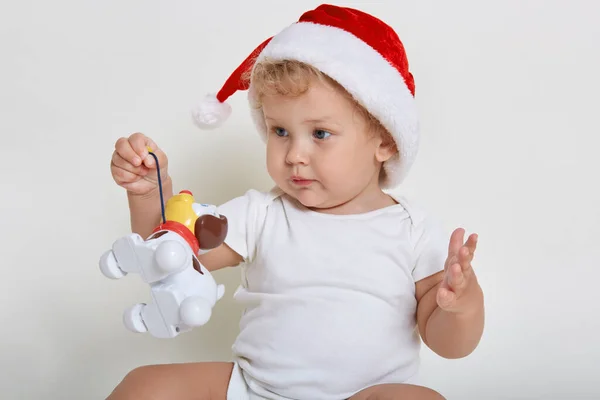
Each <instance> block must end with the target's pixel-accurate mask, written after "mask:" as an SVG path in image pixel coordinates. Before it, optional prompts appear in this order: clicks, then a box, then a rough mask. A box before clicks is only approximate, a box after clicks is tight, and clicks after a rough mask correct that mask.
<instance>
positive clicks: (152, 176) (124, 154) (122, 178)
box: [110, 133, 168, 196]
mask: <svg viewBox="0 0 600 400" xmlns="http://www.w3.org/2000/svg"><path fill="white" fill-rule="evenodd" d="M148 147H150V148H151V149H152V152H153V153H154V154H155V155H156V156H157V158H158V163H159V165H160V176H161V178H162V180H163V181H164V180H166V179H167V178H168V172H167V164H168V161H167V156H166V154H165V153H164V152H163V151H162V150H160V149H159V148H158V146H157V145H156V143H154V141H153V140H152V139H150V138H149V137H147V136H145V135H144V134H142V133H134V134H133V135H131V136H129V137H128V138H124V137H122V138H119V139H118V140H117V142H116V143H115V151H114V152H113V155H112V159H111V164H110V170H111V173H112V177H113V179H114V180H115V182H116V183H117V184H118V185H119V186H121V187H123V188H125V189H126V190H127V191H128V192H129V193H131V194H134V195H142V196H143V195H146V194H148V193H150V192H151V191H153V190H154V189H156V188H157V187H158V175H157V172H156V162H155V160H154V157H153V156H152V155H150V154H149V152H148Z"/></svg>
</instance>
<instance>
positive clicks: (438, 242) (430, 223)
mask: <svg viewBox="0 0 600 400" xmlns="http://www.w3.org/2000/svg"><path fill="white" fill-rule="evenodd" d="M413 240H414V256H415V257H414V266H413V270H412V276H413V279H414V281H415V282H417V281H419V280H421V279H423V278H427V277H428V276H430V275H433V274H435V273H437V272H439V271H441V270H443V269H444V263H445V262H446V258H447V257H448V244H449V242H450V235H449V234H448V233H447V232H446V230H445V229H444V228H443V226H442V224H441V223H440V221H438V220H437V219H434V218H432V217H430V216H424V217H423V218H422V219H420V220H419V221H418V222H417V223H416V224H415V225H414V227H413Z"/></svg>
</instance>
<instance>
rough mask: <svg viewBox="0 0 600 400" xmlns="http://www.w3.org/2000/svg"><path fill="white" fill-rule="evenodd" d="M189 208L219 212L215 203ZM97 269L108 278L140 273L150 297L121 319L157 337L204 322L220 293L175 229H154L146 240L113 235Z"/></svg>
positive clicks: (166, 336)
mask: <svg viewBox="0 0 600 400" xmlns="http://www.w3.org/2000/svg"><path fill="white" fill-rule="evenodd" d="M193 210H194V212H195V213H196V215H198V216H201V215H206V214H209V215H213V216H217V217H218V215H217V214H216V208H215V207H214V206H208V205H199V204H196V203H194V204H193ZM203 252H206V251H205V250H199V253H200V254H202V253H203ZM100 270H101V271H102V273H103V274H104V275H105V276H106V277H108V278H112V279H119V278H121V277H123V276H125V275H127V274H131V273H135V274H139V276H140V277H141V279H142V280H143V281H144V282H146V283H148V284H149V285H150V293H151V297H152V301H151V302H149V303H138V304H135V305H133V306H131V307H129V308H128V309H126V310H125V312H124V314H123V323H124V325H125V326H126V327H127V328H128V329H129V330H131V331H133V332H148V333H150V334H151V335H152V336H154V337H157V338H173V337H175V336H177V335H179V334H180V333H182V332H185V331H189V330H191V329H192V328H193V327H197V326H201V325H204V324H206V323H207V322H208V321H209V319H210V317H211V314H212V308H213V307H214V305H215V303H216V302H217V301H218V300H219V299H221V297H222V296H223V294H224V292H225V288H224V286H223V285H217V283H216V282H215V280H214V278H213V276H212V275H211V274H210V271H208V270H207V269H206V268H205V267H204V266H203V265H202V264H201V263H200V262H199V261H198V258H197V254H194V251H193V250H192V247H191V246H190V244H189V242H188V241H186V239H185V238H183V237H182V235H180V234H179V233H177V232H175V231H169V230H158V231H157V232H155V233H154V234H153V235H151V236H150V237H149V238H148V239H146V240H144V239H143V238H142V237H141V236H140V235H138V234H130V235H127V236H124V237H122V238H120V239H118V240H117V241H115V242H114V243H113V245H112V249H111V250H108V251H107V252H105V253H104V254H103V255H102V257H101V259H100Z"/></svg>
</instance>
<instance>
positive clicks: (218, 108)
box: [192, 94, 231, 129]
mask: <svg viewBox="0 0 600 400" xmlns="http://www.w3.org/2000/svg"><path fill="white" fill-rule="evenodd" d="M229 115H231V106H230V105H229V104H227V103H221V102H220V101H219V100H217V97H216V96H215V95H210V94H209V95H207V96H206V97H205V98H204V100H202V101H201V102H200V103H199V104H198V105H197V106H196V107H194V109H193V110H192V116H193V117H194V122H196V125H198V126H199V127H200V128H201V129H212V128H216V127H218V126H219V125H221V124H222V123H223V122H224V121H225V120H226V119H227V118H229Z"/></svg>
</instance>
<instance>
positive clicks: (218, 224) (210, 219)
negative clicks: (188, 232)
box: [194, 215, 228, 250]
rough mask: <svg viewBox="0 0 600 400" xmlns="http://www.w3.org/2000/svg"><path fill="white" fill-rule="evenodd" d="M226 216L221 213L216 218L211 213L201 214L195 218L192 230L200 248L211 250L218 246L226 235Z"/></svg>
mask: <svg viewBox="0 0 600 400" xmlns="http://www.w3.org/2000/svg"><path fill="white" fill-rule="evenodd" d="M227 226H228V225H227V218H226V217H225V216H224V215H221V217H220V218H217V217H215V216H213V215H201V216H200V217H198V219H197V220H196V223H195V225H194V232H195V235H196V239H198V243H199V244H200V249H202V250H211V249H214V248H215V247H219V246H220V245H221V244H222V243H223V242H224V241H225V237H226V236H227Z"/></svg>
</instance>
